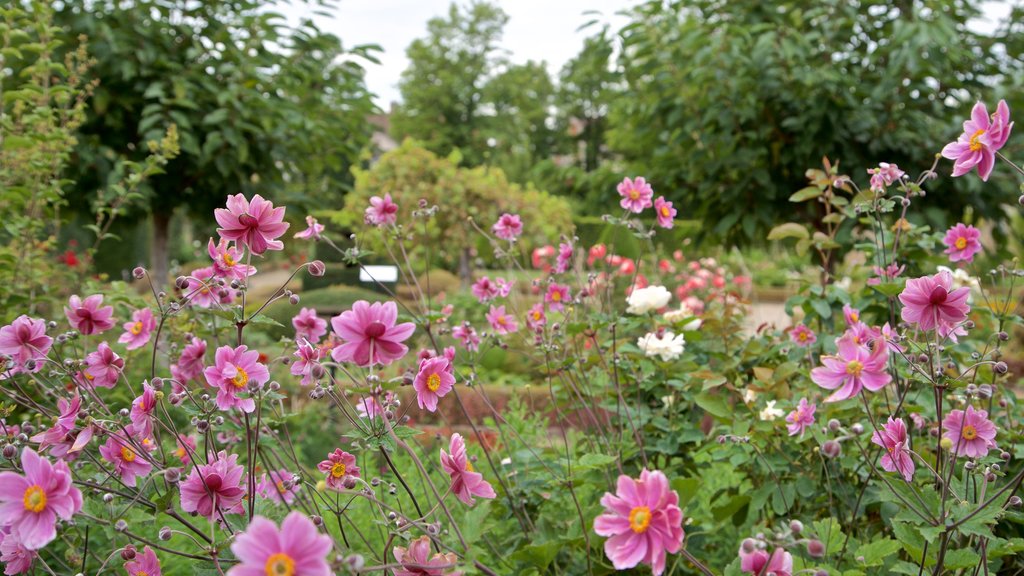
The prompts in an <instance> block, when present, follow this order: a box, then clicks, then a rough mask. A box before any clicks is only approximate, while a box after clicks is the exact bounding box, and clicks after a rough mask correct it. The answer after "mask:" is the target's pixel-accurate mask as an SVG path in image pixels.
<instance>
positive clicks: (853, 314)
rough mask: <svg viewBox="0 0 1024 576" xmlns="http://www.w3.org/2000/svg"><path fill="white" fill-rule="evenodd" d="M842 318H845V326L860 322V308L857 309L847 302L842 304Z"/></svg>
mask: <svg viewBox="0 0 1024 576" xmlns="http://www.w3.org/2000/svg"><path fill="white" fill-rule="evenodd" d="M843 319H844V320H846V325H847V326H855V325H857V324H860V323H861V321H860V310H857V309H856V308H854V307H853V306H850V305H849V304H843Z"/></svg>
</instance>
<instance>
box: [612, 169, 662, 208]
mask: <svg viewBox="0 0 1024 576" xmlns="http://www.w3.org/2000/svg"><path fill="white" fill-rule="evenodd" d="M617 189H618V191H619V196H622V200H621V201H620V202H619V206H622V207H623V208H624V209H626V210H629V211H630V212H633V213H635V214H639V213H641V212H643V211H644V208H650V207H651V198H652V197H653V196H654V189H653V188H651V185H650V184H648V183H647V181H646V180H644V178H643V176H638V177H637V179H636V180H630V179H629V178H625V179H623V180H622V182H620V183H619V185H618V187H617Z"/></svg>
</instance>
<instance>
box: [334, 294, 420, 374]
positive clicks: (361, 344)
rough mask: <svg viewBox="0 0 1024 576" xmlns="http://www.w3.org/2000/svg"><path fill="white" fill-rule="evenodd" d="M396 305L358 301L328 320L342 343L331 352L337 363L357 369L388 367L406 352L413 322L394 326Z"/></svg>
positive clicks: (396, 316)
mask: <svg viewBox="0 0 1024 576" xmlns="http://www.w3.org/2000/svg"><path fill="white" fill-rule="evenodd" d="M397 320H398V306H396V305H395V303H394V302H383V303H382V302H374V303H373V304H370V303H369V302H367V301H366V300H359V301H358V302H356V303H355V304H353V305H352V309H351V310H346V311H344V312H342V313H341V314H340V315H338V316H335V317H334V318H331V327H332V328H334V331H335V332H337V334H338V335H339V336H341V338H342V339H343V340H345V343H344V344H342V345H340V346H338V347H337V348H335V349H334V350H332V351H331V357H332V358H334V360H335V361H336V362H352V363H354V364H356V365H357V366H364V367H365V366H370V365H371V364H380V365H382V366H387V365H389V364H391V363H392V362H394V361H395V360H399V359H401V358H402V357H403V356H405V354H406V353H407V352H408V351H409V347H408V346H406V345H405V344H402V342H404V341H406V340H407V339H408V338H409V337H410V336H412V333H413V332H414V331H415V330H416V325H415V324H413V323H412V322H403V323H401V324H395V322H396V321H397Z"/></svg>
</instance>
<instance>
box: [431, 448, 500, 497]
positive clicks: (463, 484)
mask: <svg viewBox="0 0 1024 576" xmlns="http://www.w3.org/2000/svg"><path fill="white" fill-rule="evenodd" d="M448 449H449V450H450V451H451V454H448V453H447V452H445V451H444V448H442V449H441V467H442V468H444V471H445V472H447V473H448V475H449V476H451V480H452V483H451V491H452V494H455V497H456V498H458V499H459V500H461V501H462V502H463V503H464V504H466V505H467V506H472V505H473V502H474V500H473V496H479V497H480V498H495V497H496V496H497V495H496V494H495V493H494V489H493V488H491V485H490V484H488V483H487V481H486V480H484V477H483V475H482V474H480V473H479V472H477V471H475V470H473V465H472V464H471V463H470V462H469V458H468V457H467V456H466V443H465V442H464V441H463V440H462V436H461V435H460V434H452V439H451V442H450V443H449V446H448Z"/></svg>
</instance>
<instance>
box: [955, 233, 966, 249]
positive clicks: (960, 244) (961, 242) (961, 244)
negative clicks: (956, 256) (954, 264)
mask: <svg viewBox="0 0 1024 576" xmlns="http://www.w3.org/2000/svg"><path fill="white" fill-rule="evenodd" d="M953 245H954V246H956V249H957V250H963V249H964V248H967V238H964V237H963V236H961V237H959V238H957V239H956V242H955V243H954V244H953Z"/></svg>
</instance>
